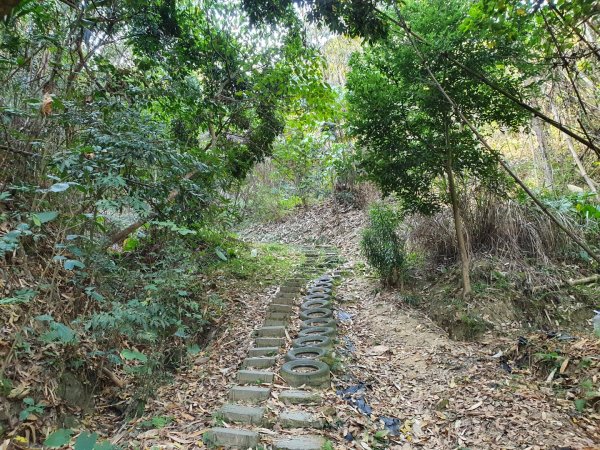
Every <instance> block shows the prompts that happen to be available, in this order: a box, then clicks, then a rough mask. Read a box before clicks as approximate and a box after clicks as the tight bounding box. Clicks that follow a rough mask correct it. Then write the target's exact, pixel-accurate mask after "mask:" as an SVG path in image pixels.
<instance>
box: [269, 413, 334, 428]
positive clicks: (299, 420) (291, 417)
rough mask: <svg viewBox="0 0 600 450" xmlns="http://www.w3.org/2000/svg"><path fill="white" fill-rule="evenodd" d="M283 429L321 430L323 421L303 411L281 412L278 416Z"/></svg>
mask: <svg viewBox="0 0 600 450" xmlns="http://www.w3.org/2000/svg"><path fill="white" fill-rule="evenodd" d="M279 423H280V424H281V426H282V427H283V428H323V421H322V420H321V419H319V418H318V417H316V416H315V415H313V414H311V413H309V412H305V411H283V412H282V413H281V414H280V415H279Z"/></svg>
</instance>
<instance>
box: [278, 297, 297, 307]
mask: <svg viewBox="0 0 600 450" xmlns="http://www.w3.org/2000/svg"><path fill="white" fill-rule="evenodd" d="M273 303H275V304H277V305H288V306H292V305H295V304H296V303H298V297H275V298H274V299H273Z"/></svg>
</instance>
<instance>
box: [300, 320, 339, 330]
mask: <svg viewBox="0 0 600 450" xmlns="http://www.w3.org/2000/svg"><path fill="white" fill-rule="evenodd" d="M310 327H332V328H336V327H337V323H336V322H335V320H334V319H331V318H328V317H318V318H315V319H308V320H303V321H302V322H301V323H300V329H301V330H304V329H305V328H310Z"/></svg>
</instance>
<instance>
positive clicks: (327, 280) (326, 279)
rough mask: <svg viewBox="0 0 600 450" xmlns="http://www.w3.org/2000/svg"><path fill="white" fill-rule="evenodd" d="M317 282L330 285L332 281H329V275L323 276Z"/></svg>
mask: <svg viewBox="0 0 600 450" xmlns="http://www.w3.org/2000/svg"><path fill="white" fill-rule="evenodd" d="M318 281H325V282H329V283H331V282H332V281H333V280H332V279H331V277H330V276H329V275H323V276H322V277H320V278H318V279H317V282H318Z"/></svg>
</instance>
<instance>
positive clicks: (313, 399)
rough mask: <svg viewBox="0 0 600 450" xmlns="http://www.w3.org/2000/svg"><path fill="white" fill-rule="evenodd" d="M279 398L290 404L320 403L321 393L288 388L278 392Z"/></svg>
mask: <svg viewBox="0 0 600 450" xmlns="http://www.w3.org/2000/svg"><path fill="white" fill-rule="evenodd" d="M279 400H281V401H282V402H283V403H287V404H290V405H320V404H321V402H322V398H321V395H320V394H319V393H318V392H311V391H300V390H290V391H283V392H282V393H281V394H279Z"/></svg>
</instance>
